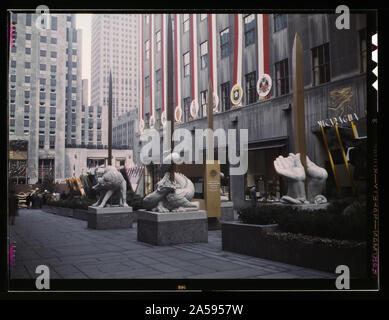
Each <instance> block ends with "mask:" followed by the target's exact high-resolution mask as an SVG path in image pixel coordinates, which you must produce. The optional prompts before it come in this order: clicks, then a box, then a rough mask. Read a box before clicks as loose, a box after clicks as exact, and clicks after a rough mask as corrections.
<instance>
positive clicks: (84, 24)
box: [76, 13, 92, 105]
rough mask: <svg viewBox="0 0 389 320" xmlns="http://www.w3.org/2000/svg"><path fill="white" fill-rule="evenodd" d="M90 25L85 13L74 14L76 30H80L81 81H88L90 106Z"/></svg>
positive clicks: (87, 15)
mask: <svg viewBox="0 0 389 320" xmlns="http://www.w3.org/2000/svg"><path fill="white" fill-rule="evenodd" d="M91 25H92V15H91V14H86V13H80V14H76V28H77V29H82V79H88V85H89V94H88V99H89V102H88V105H90V92H91V91H90V85H91V34H92V32H91Z"/></svg>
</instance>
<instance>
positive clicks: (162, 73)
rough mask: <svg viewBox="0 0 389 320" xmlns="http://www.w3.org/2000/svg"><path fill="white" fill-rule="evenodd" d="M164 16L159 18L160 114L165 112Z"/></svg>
mask: <svg viewBox="0 0 389 320" xmlns="http://www.w3.org/2000/svg"><path fill="white" fill-rule="evenodd" d="M164 35H165V15H164V14H162V16H161V81H162V112H164V111H165V36H164Z"/></svg>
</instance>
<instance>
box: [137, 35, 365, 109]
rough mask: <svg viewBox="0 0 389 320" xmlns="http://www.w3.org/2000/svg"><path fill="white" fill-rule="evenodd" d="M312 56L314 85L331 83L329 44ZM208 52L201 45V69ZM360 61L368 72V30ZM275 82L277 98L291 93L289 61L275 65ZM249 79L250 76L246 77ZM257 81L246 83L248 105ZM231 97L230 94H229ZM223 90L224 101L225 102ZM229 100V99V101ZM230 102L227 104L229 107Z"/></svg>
mask: <svg viewBox="0 0 389 320" xmlns="http://www.w3.org/2000/svg"><path fill="white" fill-rule="evenodd" d="M311 54H312V74H313V85H319V84H322V83H326V82H329V81H330V79H331V72H330V53H329V44H328V43H326V44H324V45H321V46H318V47H315V48H313V49H312V50H311ZM207 55H208V51H207V45H206V42H203V43H202V44H201V45H200V57H201V63H200V64H201V68H205V67H206V66H207V65H208V58H207ZM183 59H184V76H185V77H187V76H189V75H190V53H189V52H187V53H185V54H184V55H183ZM360 61H361V72H366V30H365V29H364V30H361V31H360ZM160 73H161V72H160V69H158V70H156V84H157V88H156V89H157V91H159V90H160V80H161V76H160ZM274 74H275V77H274V80H275V81H274V82H275V94H276V96H281V95H284V94H287V93H289V66H288V59H285V60H282V61H279V62H277V63H275V65H274ZM246 77H248V75H247V76H246ZM255 83H256V79H255V80H254V78H253V76H252V75H251V76H250V80H248V81H246V88H249V89H248V92H246V97H247V99H248V103H251V102H254V101H256V98H255V99H254V96H256V94H255V93H253V92H255V90H254V89H253V88H255ZM149 89H150V78H149V76H147V77H146V78H145V94H146V96H148V95H149V92H148V91H149ZM228 95H229V93H228ZM225 96H227V95H225ZM223 97H224V95H223V89H222V100H223ZM227 100H229V99H227ZM227 104H228V102H226V106H227Z"/></svg>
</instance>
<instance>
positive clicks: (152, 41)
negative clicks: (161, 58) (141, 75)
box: [150, 14, 155, 118]
mask: <svg viewBox="0 0 389 320" xmlns="http://www.w3.org/2000/svg"><path fill="white" fill-rule="evenodd" d="M153 49H154V15H153V14H150V63H151V69H150V79H151V81H150V87H151V88H150V91H151V102H150V103H151V109H150V114H152V115H153V116H154V118H155V110H154V107H155V103H154V99H155V94H154V88H155V86H154V82H155V79H154V78H155V77H154V74H153V73H154V50H153Z"/></svg>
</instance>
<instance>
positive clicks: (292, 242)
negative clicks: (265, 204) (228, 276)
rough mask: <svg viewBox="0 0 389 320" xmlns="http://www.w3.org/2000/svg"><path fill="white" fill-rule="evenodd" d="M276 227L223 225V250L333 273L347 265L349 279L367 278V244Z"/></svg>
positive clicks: (227, 223) (225, 223) (230, 223)
mask: <svg viewBox="0 0 389 320" xmlns="http://www.w3.org/2000/svg"><path fill="white" fill-rule="evenodd" d="M276 226H277V225H267V226H261V225H254V224H243V223H239V222H223V223H222V249H223V250H226V251H232V252H236V253H240V254H246V255H249V256H254V257H258V258H262V259H269V260H274V261H279V262H284V263H288V264H293V265H298V266H302V267H307V268H313V269H317V270H322V271H326V272H330V273H335V269H336V267H337V266H339V265H347V266H348V267H349V268H350V277H352V278H358V277H363V278H364V277H366V271H367V269H366V265H367V264H366V243H364V242H356V241H341V240H330V239H324V238H317V237H309V236H303V235H295V234H290V233H280V232H277V231H276Z"/></svg>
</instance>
